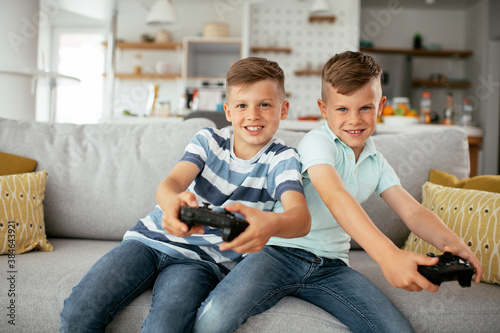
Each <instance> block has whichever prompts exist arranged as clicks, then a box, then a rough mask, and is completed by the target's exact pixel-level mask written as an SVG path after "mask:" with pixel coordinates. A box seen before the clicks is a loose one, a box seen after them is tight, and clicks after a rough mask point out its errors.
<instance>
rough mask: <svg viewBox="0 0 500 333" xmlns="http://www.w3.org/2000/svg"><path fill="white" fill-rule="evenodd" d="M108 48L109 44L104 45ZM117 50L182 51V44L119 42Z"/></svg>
mask: <svg viewBox="0 0 500 333" xmlns="http://www.w3.org/2000/svg"><path fill="white" fill-rule="evenodd" d="M102 44H103V45H104V46H106V47H108V43H106V42H104V43H102ZM116 48H118V49H122V50H141V49H142V50H181V49H182V43H174V42H171V43H155V42H118V43H116Z"/></svg>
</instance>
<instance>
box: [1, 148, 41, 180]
mask: <svg viewBox="0 0 500 333" xmlns="http://www.w3.org/2000/svg"><path fill="white" fill-rule="evenodd" d="M35 168H36V161H35V160H32V159H31V158H27V157H22V156H17V155H13V154H7V153H2V152H0V176H5V175H14V174H17V173H26V172H33V171H35Z"/></svg>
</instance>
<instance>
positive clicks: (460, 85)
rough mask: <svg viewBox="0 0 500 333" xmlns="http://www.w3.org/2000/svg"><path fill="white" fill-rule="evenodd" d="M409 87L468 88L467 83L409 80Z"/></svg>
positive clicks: (468, 84)
mask: <svg viewBox="0 0 500 333" xmlns="http://www.w3.org/2000/svg"><path fill="white" fill-rule="evenodd" d="M411 85H412V86H414V87H449V88H469V87H470V85H471V84H470V82H469V81H443V82H442V81H432V80H420V79H413V80H411Z"/></svg>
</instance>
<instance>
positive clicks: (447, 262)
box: [418, 252, 476, 288]
mask: <svg viewBox="0 0 500 333" xmlns="http://www.w3.org/2000/svg"><path fill="white" fill-rule="evenodd" d="M427 255H428V256H429V257H437V258H439V261H438V263H437V264H436V265H434V266H418V272H419V273H420V274H422V275H423V276H425V277H426V278H427V280H429V281H431V282H432V283H434V284H436V285H438V286H439V285H441V282H445V281H456V280H458V283H459V284H460V286H462V287H463V288H465V287H470V285H471V280H472V275H474V273H475V272H476V270H475V269H474V268H473V267H472V265H471V264H470V263H469V262H468V261H467V260H465V259H462V258H460V257H457V256H454V255H453V254H451V253H450V252H445V253H443V254H442V255H440V256H436V255H435V254H434V253H427Z"/></svg>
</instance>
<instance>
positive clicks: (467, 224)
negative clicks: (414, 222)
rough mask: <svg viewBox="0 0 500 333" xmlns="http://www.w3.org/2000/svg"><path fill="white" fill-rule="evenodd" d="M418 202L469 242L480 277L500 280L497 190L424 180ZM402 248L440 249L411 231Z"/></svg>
mask: <svg viewBox="0 0 500 333" xmlns="http://www.w3.org/2000/svg"><path fill="white" fill-rule="evenodd" d="M422 205H423V206H424V207H426V208H428V209H430V210H431V211H433V212H434V213H436V214H437V215H438V216H439V217H440V218H441V219H442V220H443V222H444V223H445V224H446V225H447V226H448V228H450V229H451V230H452V231H453V232H454V233H455V234H457V235H458V236H459V237H460V238H461V239H462V240H463V241H464V242H465V243H467V244H468V245H469V246H470V248H471V250H472V251H473V252H474V254H475V255H476V257H477V258H478V259H479V261H480V262H481V263H482V265H483V270H484V272H483V277H482V279H481V281H483V282H489V283H497V284H500V253H499V245H500V221H498V216H499V215H498V211H500V194H498V193H491V192H485V191H476V190H464V189H457V188H451V187H445V186H441V185H436V184H432V183H430V182H427V183H425V185H424V196H423V202H422ZM403 249H404V250H407V251H413V252H417V253H420V254H426V253H429V252H432V253H436V254H441V253H442V252H441V251H439V250H438V249H437V248H435V247H434V246H432V245H430V244H429V243H427V242H425V241H423V240H422V239H421V238H419V237H418V236H416V235H415V234H414V233H411V234H410V236H409V237H408V240H407V241H406V243H405V246H404V247H403Z"/></svg>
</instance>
